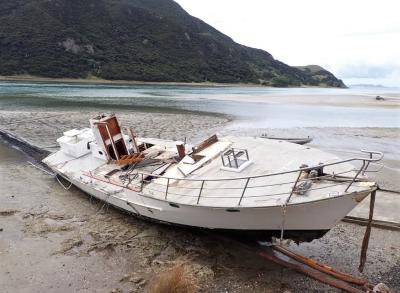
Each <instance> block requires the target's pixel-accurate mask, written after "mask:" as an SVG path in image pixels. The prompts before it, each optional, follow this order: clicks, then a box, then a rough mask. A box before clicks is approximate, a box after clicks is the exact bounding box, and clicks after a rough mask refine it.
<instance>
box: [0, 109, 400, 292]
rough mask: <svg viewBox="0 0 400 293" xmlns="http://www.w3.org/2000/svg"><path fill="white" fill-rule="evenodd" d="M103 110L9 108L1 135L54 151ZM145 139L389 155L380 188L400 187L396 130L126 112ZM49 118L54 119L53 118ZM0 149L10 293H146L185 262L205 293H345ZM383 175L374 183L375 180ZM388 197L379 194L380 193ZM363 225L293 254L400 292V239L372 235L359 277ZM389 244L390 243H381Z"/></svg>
mask: <svg viewBox="0 0 400 293" xmlns="http://www.w3.org/2000/svg"><path fill="white" fill-rule="evenodd" d="M93 114H94V113H80V112H77V111H75V112H74V111H41V112H35V113H31V112H27V111H26V112H24V111H5V110H1V111H0V125H1V128H2V129H4V130H7V131H9V132H12V133H13V134H15V135H17V136H19V137H22V138H24V139H25V140H27V141H28V142H30V143H33V144H35V145H38V146H40V147H45V148H47V149H49V150H54V144H55V139H56V138H57V137H59V136H60V135H61V134H62V132H63V131H65V130H68V129H71V128H73V127H78V128H80V127H82V126H86V125H87V123H88V122H87V121H88V118H89V117H91V116H92V115H93ZM118 116H119V117H120V120H121V123H122V125H125V126H127V125H134V126H135V127H136V129H137V131H138V133H139V135H143V136H153V137H163V138H172V139H180V140H181V139H182V138H183V136H186V137H187V138H188V140H189V141H198V140H200V139H202V138H204V137H206V136H208V135H209V134H212V133H214V132H219V133H221V134H235V135H259V134H260V133H263V132H267V133H268V134H271V135H276V136H278V135H279V136H286V135H287V136H293V135H295V136H307V135H311V136H313V137H314V140H313V142H312V144H311V145H312V146H315V147H319V148H322V149H326V150H329V151H332V152H335V153H337V154H338V155H340V156H341V157H348V156H353V155H355V154H354V153H356V152H357V151H358V150H359V149H360V148H365V149H376V150H382V151H384V152H385V154H386V157H385V165H386V167H385V168H384V169H383V170H382V173H380V175H373V178H374V179H376V180H378V182H380V184H381V185H383V186H384V187H386V188H390V189H396V188H397V189H398V190H399V189H400V180H398V179H399V174H400V173H399V169H400V157H399V156H400V154H399V152H398V149H400V145H399V144H400V142H399V130H398V129H397V128H361V129H360V128H291V129H242V128H236V127H235V122H234V121H232V120H231V119H230V118H229V117H226V118H224V117H219V116H218V117H217V116H200V115H192V114H160V113H156V114H152V113H140V112H137V113H128V112H122V113H118ZM46 117H47V118H46ZM27 160H31V159H30V158H28V157H26V156H24V155H21V154H20V153H19V152H17V151H16V150H13V149H12V148H10V145H4V144H1V145H0V189H1V191H2V192H1V193H0V202H1V206H0V229H2V230H1V231H0V263H1V264H2V265H1V266H0V284H2V291H4V292H145V291H146V290H147V289H148V288H149V286H151V283H152V281H153V280H154V277H155V276H156V275H157V273H158V272H160V271H162V270H165V269H166V268H168V267H170V266H172V265H174V264H176V263H183V264H185V266H186V267H187V269H188V271H189V273H190V274H191V275H192V276H193V277H194V278H195V279H196V280H197V284H198V286H199V291H200V292H226V291H228V292H249V291H253V292H285V291H287V290H289V291H290V292H337V290H334V289H332V288H331V287H328V286H325V285H322V284H320V283H318V282H315V281H313V280H310V279H308V278H306V277H304V276H302V275H300V274H297V273H294V272H292V271H290V270H287V269H282V268H281V267H278V266H276V265H274V264H271V263H268V262H266V261H264V260H261V259H260V258H258V257H257V256H256V255H255V254H253V253H251V252H249V251H246V250H244V249H243V248H241V247H240V246H238V245H236V244H235V243H233V242H229V241H221V239H219V238H216V237H214V236H213V235H210V234H203V233H199V232H194V231H187V230H182V229H178V228H175V227H167V226H162V225H156V224H151V223H147V222H143V221H141V220H140V219H136V218H134V217H131V216H128V215H126V214H124V213H122V212H121V211H118V210H115V209H113V208H109V207H108V206H105V205H103V204H102V203H101V202H97V201H95V200H91V199H90V197H89V196H87V195H86V194H83V193H82V192H80V191H79V190H76V189H75V188H72V189H71V190H69V191H66V190H64V189H63V188H62V187H61V186H60V185H59V184H58V183H57V182H56V181H55V180H54V179H53V178H51V177H50V176H48V175H46V174H44V173H43V172H41V171H40V170H37V169H35V168H33V167H31V166H30V165H28V164H27V163H26V161H27ZM374 176H375V177H374ZM378 196H379V195H378ZM363 234H364V228H363V227H360V226H357V225H353V224H347V223H340V224H339V225H337V226H336V227H335V228H334V229H332V230H331V231H330V232H329V233H328V234H327V235H325V236H324V237H323V238H321V239H319V240H314V241H313V242H311V243H303V244H301V245H299V246H297V245H295V244H293V245H291V248H292V249H294V250H297V251H299V252H301V253H303V254H304V255H308V256H312V257H314V258H316V259H317V260H320V261H322V262H324V263H327V264H329V265H332V266H334V267H336V268H337V269H339V270H343V271H345V272H348V273H352V274H355V275H361V276H364V277H366V278H368V279H369V280H370V281H371V282H373V283H378V282H384V283H386V284H387V285H388V286H390V287H391V288H397V289H400V246H399V245H398V243H400V233H399V232H394V231H388V230H381V229H375V228H374V229H373V231H372V235H371V242H370V248H369V251H368V258H367V264H366V269H365V271H364V273H363V274H359V273H358V272H357V267H358V259H359V251H360V246H361V242H362V237H363ZM382 239H385V241H382Z"/></svg>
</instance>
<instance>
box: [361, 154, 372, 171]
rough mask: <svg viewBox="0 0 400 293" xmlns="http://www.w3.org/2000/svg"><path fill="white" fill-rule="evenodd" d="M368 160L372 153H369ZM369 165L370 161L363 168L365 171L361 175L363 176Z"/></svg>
mask: <svg viewBox="0 0 400 293" xmlns="http://www.w3.org/2000/svg"><path fill="white" fill-rule="evenodd" d="M369 158H370V159H372V153H369ZM369 163H371V161H368V163H367V165H366V166H365V169H364V170H363V172H362V174H363V175H365V172H366V171H367V169H368V167H369Z"/></svg>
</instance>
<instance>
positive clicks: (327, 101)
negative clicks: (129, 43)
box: [0, 75, 400, 109]
mask: <svg viewBox="0 0 400 293" xmlns="http://www.w3.org/2000/svg"><path fill="white" fill-rule="evenodd" d="M1 81H3V82H32V83H54V84H57V83H58V84H62V83H65V84H76V85H110V86H113V85H114V86H124V85H125V86H129V85H130V86H134V85H138V86H140V85H142V86H151V85H155V86H188V87H197V88H202V87H204V88H206V87H214V88H224V87H233V88H240V87H248V88H265V89H266V92H265V93H262V92H261V93H257V94H242V93H229V94H227V93H224V92H222V93H221V94H218V93H216V94H205V93H203V94H201V95H199V97H194V96H192V95H188V96H184V95H182V96H179V97H176V98H177V99H182V100H184V99H187V100H216V101H227V102H247V103H266V104H299V105H310V106H318V105H320V106H335V107H376V108H392V109H393V108H394V109H400V94H399V93H387V94H385V95H384V98H385V99H384V100H376V98H375V95H373V94H371V95H368V94H362V93H361V94H358V93H351V92H350V93H349V92H344V93H343V94H341V93H332V94H329V93H320V94H319V93H304V94H302V93H293V94H288V93H284V94H279V93H275V92H272V93H269V92H268V89H296V88H297V89H334V90H336V88H324V87H289V88H275V87H267V86H261V85H257V84H241V83H238V84H229V83H211V82H206V83H186V82H144V81H125V80H104V79H72V78H71V79H70V78H60V79H58V78H42V77H34V76H29V75H20V76H0V82H1ZM337 89H338V90H341V88H337Z"/></svg>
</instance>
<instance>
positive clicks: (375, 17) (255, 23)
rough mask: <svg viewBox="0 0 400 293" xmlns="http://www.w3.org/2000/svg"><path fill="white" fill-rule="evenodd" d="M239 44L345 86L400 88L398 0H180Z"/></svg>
mask: <svg viewBox="0 0 400 293" xmlns="http://www.w3.org/2000/svg"><path fill="white" fill-rule="evenodd" d="M176 2H178V3H179V4H180V5H181V6H182V7H183V8H184V9H185V10H186V11H187V12H189V13H190V14H191V15H193V16H196V17H198V18H200V19H202V20H204V21H205V22H207V23H208V24H210V25H212V26H214V27H215V28H217V29H218V30H220V31H221V32H223V33H224V34H226V35H228V36H230V37H231V38H233V39H234V40H235V41H236V42H238V43H241V44H244V45H247V46H251V47H255V48H260V49H264V50H266V51H268V52H269V53H271V54H272V55H273V56H274V58H276V59H278V60H280V61H283V62H285V63H287V64H289V65H308V64H318V65H321V66H323V67H325V68H326V69H328V70H330V71H332V72H333V73H334V74H335V75H336V76H337V77H339V78H341V79H343V80H344V82H345V83H346V84H355V83H368V84H381V85H386V86H400V1H399V0H379V1H378V0H347V1H344V0H336V1H321V0H303V1H299V0H176Z"/></svg>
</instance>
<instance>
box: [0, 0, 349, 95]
mask: <svg viewBox="0 0 400 293" xmlns="http://www.w3.org/2000/svg"><path fill="white" fill-rule="evenodd" d="M22 74H30V75H34V76H41V77H51V78H87V77H98V78H103V79H109V80H139V81H176V82H205V81H209V82H221V83H237V82H243V83H256V84H263V85H271V86H301V85H315V86H333V87H344V84H343V82H342V81H341V80H338V79H337V78H336V77H335V76H333V75H332V74H331V73H330V72H328V71H326V70H324V69H322V68H321V70H319V71H317V72H315V71H314V70H307V68H305V67H303V68H296V67H291V66H288V65H286V64H284V63H282V62H280V61H278V60H275V59H274V58H273V57H272V56H271V55H270V54H269V53H268V52H265V51H263V50H258V49H253V48H249V47H246V46H243V45H240V44H237V43H235V42H234V41H233V40H232V39H231V38H229V37H228V36H226V35H224V34H222V33H221V32H219V31H217V30H216V29H214V28H213V27H211V26H209V25H208V24H206V23H205V22H203V21H201V20H199V19H197V18H195V17H192V16H191V15H189V14H188V13H186V12H185V11H184V10H183V9H182V8H181V7H180V6H179V5H178V4H177V3H175V2H174V1H172V0H84V1H83V0H13V1H6V0H0V75H22Z"/></svg>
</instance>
